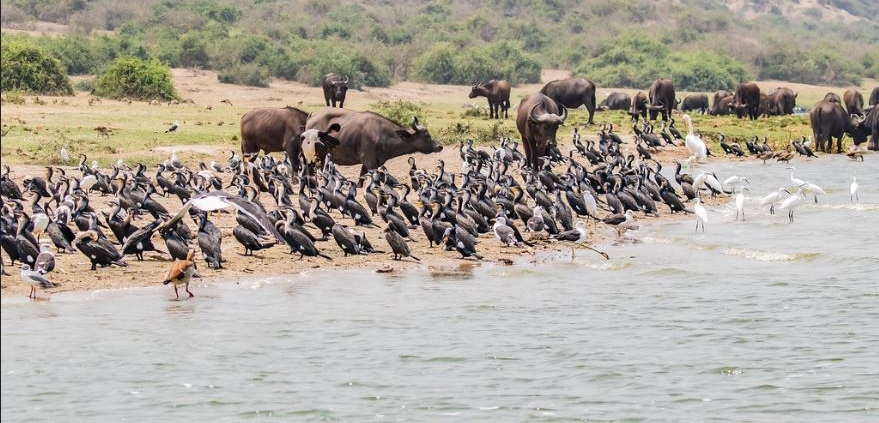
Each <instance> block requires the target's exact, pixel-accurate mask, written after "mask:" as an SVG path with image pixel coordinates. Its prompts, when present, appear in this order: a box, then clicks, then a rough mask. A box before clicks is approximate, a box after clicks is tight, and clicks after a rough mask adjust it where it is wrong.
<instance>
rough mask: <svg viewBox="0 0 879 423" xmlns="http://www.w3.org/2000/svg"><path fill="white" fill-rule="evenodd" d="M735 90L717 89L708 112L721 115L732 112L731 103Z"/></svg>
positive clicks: (712, 114)
mask: <svg viewBox="0 0 879 423" xmlns="http://www.w3.org/2000/svg"><path fill="white" fill-rule="evenodd" d="M733 94H734V93H733V92H732V91H729V90H717V91H715V92H714V102H713V103H711V109H710V110H708V114H709V115H711V116H721V115H728V114H730V104H732V99H733Z"/></svg>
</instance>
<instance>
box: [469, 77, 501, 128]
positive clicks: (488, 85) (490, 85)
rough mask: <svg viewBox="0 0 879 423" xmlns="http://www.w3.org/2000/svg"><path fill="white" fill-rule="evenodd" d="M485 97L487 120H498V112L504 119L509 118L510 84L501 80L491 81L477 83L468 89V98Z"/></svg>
mask: <svg viewBox="0 0 879 423" xmlns="http://www.w3.org/2000/svg"><path fill="white" fill-rule="evenodd" d="M480 96H482V97H485V98H487V99H488V118H489V119H500V118H501V116H500V112H501V111H503V112H504V118H505V119H506V118H507V117H509V114H508V113H507V111H508V110H510V84H509V83H508V82H507V81H504V80H503V79H501V80H497V79H492V80H491V81H488V82H485V83H479V84H476V85H474V86H473V88H471V89H470V95H469V97H470V98H476V97H480Z"/></svg>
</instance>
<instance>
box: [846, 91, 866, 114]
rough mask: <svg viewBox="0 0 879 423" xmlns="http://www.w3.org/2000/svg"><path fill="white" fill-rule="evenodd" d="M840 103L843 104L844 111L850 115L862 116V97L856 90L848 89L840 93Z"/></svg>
mask: <svg viewBox="0 0 879 423" xmlns="http://www.w3.org/2000/svg"><path fill="white" fill-rule="evenodd" d="M842 101H843V102H844V103H845V110H846V111H848V114H850V115H863V114H864V96H863V95H861V92H860V91H859V90H858V89H857V88H849V89H847V90H845V92H844V93H842Z"/></svg>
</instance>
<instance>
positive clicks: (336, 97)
mask: <svg viewBox="0 0 879 423" xmlns="http://www.w3.org/2000/svg"><path fill="white" fill-rule="evenodd" d="M322 85H323V88H324V100H326V102H327V107H329V106H333V107H336V102H338V103H339V107H345V106H344V104H345V95H346V94H347V93H348V77H347V76H346V77H344V78H343V77H342V76H341V75H339V74H336V73H333V72H330V73H328V74H326V75H324V79H323V81H322Z"/></svg>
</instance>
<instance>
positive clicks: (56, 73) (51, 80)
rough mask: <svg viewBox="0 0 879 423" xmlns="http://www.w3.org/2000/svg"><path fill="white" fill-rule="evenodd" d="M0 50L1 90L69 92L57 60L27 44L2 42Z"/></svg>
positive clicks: (68, 79) (68, 81) (71, 91)
mask: <svg viewBox="0 0 879 423" xmlns="http://www.w3.org/2000/svg"><path fill="white" fill-rule="evenodd" d="M0 50H2V53H0V56H2V58H0V61H2V64H0V68H2V69H3V72H2V90H3V91H9V90H12V91H24V92H28V93H39V94H47V95H73V87H72V86H71V85H70V78H68V77H67V72H65V71H64V68H63V67H62V66H61V62H59V61H58V60H57V59H54V58H52V57H51V56H49V55H48V54H46V52H45V51H43V49H41V48H39V47H37V46H34V45H32V44H29V43H20V42H4V43H3V46H2V49H0Z"/></svg>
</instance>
